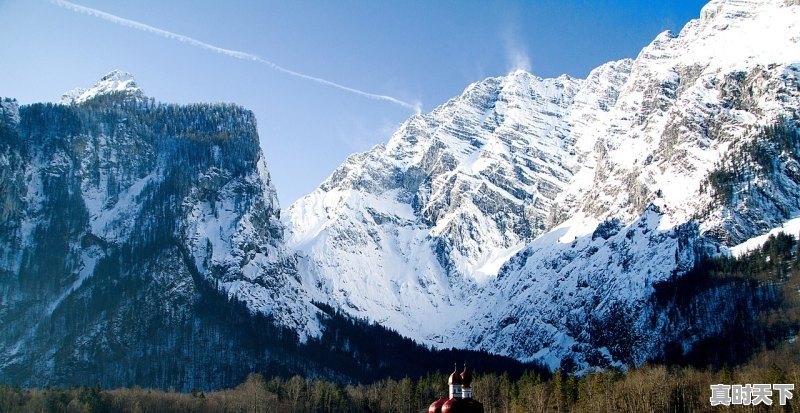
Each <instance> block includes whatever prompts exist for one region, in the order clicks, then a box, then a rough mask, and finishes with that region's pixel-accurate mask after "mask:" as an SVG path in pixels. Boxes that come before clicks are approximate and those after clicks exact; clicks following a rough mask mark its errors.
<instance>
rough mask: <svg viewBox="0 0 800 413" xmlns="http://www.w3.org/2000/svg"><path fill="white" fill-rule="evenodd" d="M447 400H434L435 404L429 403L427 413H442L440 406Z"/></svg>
mask: <svg viewBox="0 0 800 413" xmlns="http://www.w3.org/2000/svg"><path fill="white" fill-rule="evenodd" d="M446 401H447V399H445V398H441V399H439V400H436V401H435V402H433V403H431V406H430V407H428V413H442V405H443V404H444V402H446Z"/></svg>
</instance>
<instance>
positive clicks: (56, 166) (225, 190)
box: [0, 71, 320, 387]
mask: <svg viewBox="0 0 800 413" xmlns="http://www.w3.org/2000/svg"><path fill="white" fill-rule="evenodd" d="M70 96H73V98H70V99H69V100H68V103H69V104H63V105H54V104H33V105H26V106H19V105H17V104H16V102H15V101H13V100H10V99H4V100H3V103H2V110H0V115H2V116H1V117H0V134H2V136H0V168H1V169H0V199H2V216H3V219H2V224H0V228H2V231H0V292H1V294H2V295H1V296H0V297H2V299H1V300H0V327H1V328H2V334H0V372H2V373H1V374H3V375H4V376H5V377H9V378H13V379H14V380H15V381H18V382H19V381H21V382H23V383H35V384H41V383H59V382H61V383H81V382H84V381H89V380H95V381H96V382H103V383H108V384H109V385H121V384H125V383H126V382H137V381H138V382H147V383H152V384H156V385H160V386H164V387H165V386H167V385H174V384H175V383H180V385H182V386H183V385H185V384H188V385H192V386H194V385H196V386H203V387H209V386H214V385H219V384H221V383H225V382H233V381H234V380H240V379H241V377H243V374H246V373H247V372H248V371H249V368H248V367H246V366H253V365H254V363H255V362H253V361H248V362H243V360H248V359H249V360H253V359H254V358H258V359H259V360H261V361H259V363H262V364H263V361H264V360H268V359H269V357H268V355H265V353H262V352H263V351H265V350H264V349H257V350H256V353H248V351H249V350H247V351H245V350H246V349H247V348H248V347H247V346H246V345H244V344H242V341H244V342H245V343H247V342H248V341H247V340H250V341H252V340H253V338H252V337H249V336H242V335H241V334H245V332H242V333H241V334H240V333H237V332H230V331H226V329H227V328H229V327H228V326H225V325H221V323H219V321H218V320H220V319H224V316H223V315H224V314H236V313H235V311H236V310H235V309H236V308H238V307H236V305H239V304H235V303H234V302H236V303H242V305H245V306H246V307H247V308H248V309H249V311H251V312H253V313H258V314H262V315H264V316H268V317H270V318H272V319H273V320H274V321H275V322H276V323H277V324H278V325H282V326H290V327H291V328H293V329H295V330H296V331H297V332H298V334H299V335H300V336H301V337H308V336H309V335H313V336H316V335H319V334H320V330H319V328H320V327H319V324H318V319H317V317H316V316H315V313H316V311H317V310H316V307H313V306H312V304H311V303H310V300H309V299H308V297H307V296H306V294H305V292H304V290H303V289H302V288H301V285H300V283H299V281H298V279H297V270H296V259H295V257H294V254H293V253H291V252H289V251H287V250H286V248H285V245H284V240H283V226H282V224H281V223H280V220H279V214H280V208H279V206H278V203H277V197H276V194H275V189H274V187H273V186H272V182H271V179H270V176H269V173H268V172H267V169H266V166H265V163H264V158H263V155H262V153H261V150H260V148H259V143H258V136H257V132H256V124H255V117H254V116H253V114H252V112H250V111H247V110H245V109H242V108H240V107H238V106H234V105H225V104H217V105H208V104H199V105H189V106H178V105H162V104H154V103H153V102H152V101H150V100H148V99H146V98H144V94H143V93H142V91H141V90H140V89H139V88H138V87H136V86H135V81H134V80H133V78H132V77H131V76H130V75H128V74H125V73H122V72H119V71H115V72H112V73H110V74H108V75H107V76H105V77H103V79H102V80H101V81H100V82H99V83H97V85H95V86H94V87H93V88H91V89H89V90H86V91H82V92H80V93H78V94H74V95H70ZM65 103H67V102H65ZM217 295H219V296H221V297H224V298H222V299H218V298H215V297H216V296H217ZM220 300H222V301H223V302H224V303H225V306H223V307H224V308H216V307H219V306H220V305H219V304H218V301H220ZM215 303H217V304H215ZM206 307H207V308H206ZM212 308H216V310H215V311H218V312H219V314H211V315H208V314H207V312H208V311H209V309H212ZM229 319H230V317H229ZM261 328H263V329H265V330H264V331H272V330H267V329H269V328H271V325H267V324H265V325H264V326H262V327H261ZM237 334H240V335H237ZM247 334H249V333H247ZM164 354H168V355H169V356H168V357H163V355H164ZM212 355H213V356H212ZM148 360H149V361H148ZM176 366H181V367H176ZM170 369H171V370H170ZM220 369H222V371H220ZM167 370H170V371H174V372H179V373H176V374H171V375H164V374H163V371H167ZM159 372H161V373H159ZM215 372H216V373H215ZM184 383H185V384H184ZM215 383H216V384H215Z"/></svg>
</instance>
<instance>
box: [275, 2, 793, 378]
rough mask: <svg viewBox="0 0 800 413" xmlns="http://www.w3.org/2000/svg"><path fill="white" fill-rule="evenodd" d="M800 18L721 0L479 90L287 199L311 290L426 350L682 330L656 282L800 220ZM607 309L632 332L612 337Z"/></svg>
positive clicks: (659, 335)
mask: <svg viewBox="0 0 800 413" xmlns="http://www.w3.org/2000/svg"><path fill="white" fill-rule="evenodd" d="M799 22H800V6H798V5H797V4H793V3H792V2H785V1H783V0H765V1H733V0H715V1H711V2H710V3H709V4H708V5H707V6H706V7H705V8H704V9H703V11H702V15H701V17H700V19H698V20H694V21H692V22H690V23H688V24H687V25H686V27H685V28H684V29H683V30H682V31H681V33H680V34H677V35H676V34H673V33H670V32H665V33H662V34H661V35H659V36H658V37H657V38H656V39H655V40H654V41H653V43H651V44H650V45H649V46H647V47H646V48H645V49H643V50H642V52H641V53H640V54H639V56H637V58H636V59H634V60H622V61H618V62H611V63H608V64H606V65H603V66H601V67H599V68H597V69H596V70H594V71H593V72H592V73H591V74H590V75H589V77H588V78H587V79H585V80H578V79H571V78H568V77H560V78H557V79H540V78H537V77H535V76H532V75H530V74H527V73H524V72H515V73H511V74H509V75H508V76H506V77H502V78H491V79H487V80H484V81H481V82H477V83H475V84H473V85H470V86H469V87H468V88H467V89H466V90H465V91H464V92H463V94H462V95H460V96H458V97H456V98H454V99H452V100H450V101H449V102H447V103H445V104H444V105H442V106H441V107H439V108H437V109H435V110H434V111H432V112H431V113H429V114H427V115H422V116H415V117H413V118H411V119H409V120H408V121H407V122H405V123H404V124H403V125H402V126H401V127H400V129H399V130H398V131H397V132H396V133H395V134H394V135H393V136H392V137H391V139H390V140H389V141H388V143H387V144H385V145H382V146H378V147H376V148H374V149H372V150H370V151H368V152H365V153H362V154H356V155H353V156H351V157H350V158H349V159H348V160H347V161H346V162H345V163H344V164H343V165H342V166H340V167H339V168H338V169H337V170H336V171H335V172H334V173H333V174H332V175H331V176H330V177H329V178H328V179H327V180H326V181H325V182H324V183H323V184H322V185H321V186H320V187H319V188H318V189H317V190H316V191H314V192H313V193H311V194H309V195H307V196H306V197H304V198H302V199H300V200H299V201H297V202H296V203H295V204H293V205H292V206H291V207H290V208H289V209H288V211H287V213H286V214H285V216H284V220H285V222H286V224H287V226H288V229H289V235H288V241H289V244H290V246H292V247H293V248H296V249H297V250H298V251H300V253H301V261H300V267H299V268H300V274H301V276H302V277H303V282H304V283H305V285H306V287H307V288H308V289H309V291H312V294H316V297H317V298H318V299H320V300H328V302H330V303H331V304H333V305H335V306H338V307H340V308H342V309H344V310H345V311H347V312H349V313H351V314H355V315H359V316H364V317H368V318H370V319H373V320H376V321H378V322H380V323H383V324H385V325H388V326H390V327H392V328H394V329H397V330H398V331H399V332H401V333H402V334H405V335H408V336H410V337H413V338H415V339H417V340H420V341H422V342H425V343H428V344H433V345H438V346H458V347H477V348H482V349H486V350H489V351H493V352H499V353H501V354H508V355H512V356H514V357H517V358H520V359H524V360H541V361H545V362H547V363H548V364H549V365H550V366H553V367H555V366H558V365H559V364H560V363H561V360H563V359H564V358H571V359H573V361H575V362H577V364H578V365H581V366H589V365H607V364H611V363H618V362H642V361H644V360H645V359H647V358H652V357H657V356H658V355H659V352H661V351H662V350H663V344H664V343H665V342H669V341H671V340H678V336H680V335H681V334H680V330H681V328H682V327H683V326H685V325H683V326H682V325H681V324H680V322H677V324H676V323H671V324H670V323H667V322H665V321H664V319H663V317H664V315H663V314H659V313H658V312H657V311H656V312H654V311H653V310H652V308H651V307H650V304H649V303H650V297H651V295H652V294H653V291H654V287H653V286H654V284H656V283H658V282H661V281H664V280H668V279H673V278H674V277H676V276H679V275H680V274H684V273H686V272H687V271H689V270H690V269H691V268H692V267H693V266H694V265H695V263H696V261H697V259H698V258H699V257H700V256H704V255H707V254H711V253H716V251H723V252H724V250H725V247H726V246H732V245H734V244H737V243H739V242H742V241H744V240H746V239H748V238H750V237H753V236H755V235H758V234H760V233H763V232H765V231H767V230H768V229H770V228H772V227H775V226H777V225H779V224H780V223H781V222H783V221H785V220H787V219H788V218H791V217H795V216H797V215H800V204H798V199H799V198H798V195H800V194H798V192H797V191H798V190H799V189H798V183H799V182H800V180H798V178H797V177H798V172H797V171H798V170H800V169H799V166H800V164H798V162H797V161H798V135H797V127H798V123H797V122H798V114H797V113H796V109H797V107H798V105H799V104H800V100H799V99H800V90H799V89H798V76H799V75H800V38H798V37H797V35H796V34H797V33H800V30H798V24H800V23H799ZM709 311H710V310H709ZM611 319H617V320H624V324H625V326H626V327H625V329H626V331H628V332H633V333H635V335H636V337H639V338H637V339H636V340H634V341H632V342H631V343H628V344H627V345H625V346H620V345H616V344H615V343H613V342H609V341H608V340H605V341H604V340H603V339H601V337H600V336H601V335H602V334H603V333H602V329H603V328H602V327H601V326H604V325H607V321H608V320H611ZM667 324H670V328H669V329H667V328H666V327H664V326H665V325H667ZM593 326H594V327H593ZM715 328H719V327H718V326H716V327H713V328H712V327H711V326H709V327H708V328H707V329H705V331H704V330H703V329H702V328H701V329H700V331H699V332H698V333H697V334H694V336H693V338H691V339H686V341H685V342H682V344H685V346H687V347H690V346H691V342H692V340H697V339H700V338H702V337H703V336H704V335H705V334H711V333H712V332H713V330H714V329H715ZM682 340H683V339H682ZM612 341H613V340H612ZM617 344H618V343H617ZM623 347H624V348H623Z"/></svg>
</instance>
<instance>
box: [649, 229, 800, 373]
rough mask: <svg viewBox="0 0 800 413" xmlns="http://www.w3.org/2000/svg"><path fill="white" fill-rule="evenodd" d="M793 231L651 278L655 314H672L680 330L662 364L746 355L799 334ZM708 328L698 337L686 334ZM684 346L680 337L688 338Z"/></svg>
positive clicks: (715, 362) (719, 361)
mask: <svg viewBox="0 0 800 413" xmlns="http://www.w3.org/2000/svg"><path fill="white" fill-rule="evenodd" d="M797 249H798V245H797V242H796V240H795V237H794V236H792V235H789V234H784V233H780V234H778V235H777V236H774V235H773V236H770V237H768V239H767V241H766V242H765V243H764V244H763V245H762V246H761V247H759V248H756V249H754V250H752V251H749V252H747V253H745V254H743V255H741V256H739V257H729V256H718V257H713V258H710V257H706V258H703V259H701V260H700V261H699V262H698V263H697V264H696V265H695V268H694V269H693V270H692V271H690V272H688V273H687V274H684V275H682V276H679V277H676V278H675V279H672V280H666V281H664V282H660V283H657V284H655V285H654V293H653V297H652V301H653V303H654V306H655V308H656V309H657V310H656V311H655V313H657V314H662V313H666V314H669V315H670V318H671V319H673V320H682V321H680V322H679V323H675V324H670V325H669V327H670V328H680V329H681V330H682V331H684V333H685V334H684V336H681V337H679V340H678V341H675V342H671V343H667V344H666V346H665V349H664V354H663V356H662V357H661V359H660V360H658V361H659V362H661V363H664V364H666V365H674V364H680V365H684V366H686V365H692V366H695V367H703V366H708V365H712V366H713V367H715V368H720V367H721V366H722V365H723V364H725V363H729V364H740V363H743V362H746V361H747V360H748V359H749V358H750V357H751V356H752V354H753V353H754V352H755V351H758V350H761V349H771V348H775V347H777V346H779V345H780V344H781V343H784V342H785V341H786V340H788V339H790V338H792V337H794V336H795V335H796V334H798V333H800V294H798V291H800V255H798V254H797ZM709 326H712V327H713V328H714V331H715V332H714V333H713V334H711V335H709V336H706V337H705V338H703V339H702V340H697V339H696V337H693V336H692V334H695V332H696V331H702V329H703V328H706V329H710V328H709ZM692 341H694V343H693V344H692V346H691V347H690V348H689V349H688V351H687V348H686V346H685V345H684V344H683V343H685V342H692Z"/></svg>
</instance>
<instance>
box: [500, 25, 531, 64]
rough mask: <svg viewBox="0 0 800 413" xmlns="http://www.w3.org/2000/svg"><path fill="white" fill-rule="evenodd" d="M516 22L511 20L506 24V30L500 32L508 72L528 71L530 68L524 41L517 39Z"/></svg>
mask: <svg viewBox="0 0 800 413" xmlns="http://www.w3.org/2000/svg"><path fill="white" fill-rule="evenodd" d="M517 26H518V24H517V22H516V21H515V20H514V21H511V22H509V23H508V24H506V30H505V31H504V32H503V34H502V38H503V43H504V47H505V54H506V65H507V66H508V71H509V72H514V71H517V70H524V71H526V72H530V71H531V69H532V67H533V66H532V65H531V59H530V57H529V56H528V51H527V50H526V47H525V46H524V43H523V42H521V41H520V40H519V35H518V33H517V32H518V29H517Z"/></svg>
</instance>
